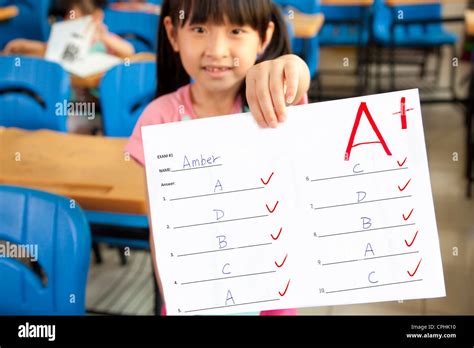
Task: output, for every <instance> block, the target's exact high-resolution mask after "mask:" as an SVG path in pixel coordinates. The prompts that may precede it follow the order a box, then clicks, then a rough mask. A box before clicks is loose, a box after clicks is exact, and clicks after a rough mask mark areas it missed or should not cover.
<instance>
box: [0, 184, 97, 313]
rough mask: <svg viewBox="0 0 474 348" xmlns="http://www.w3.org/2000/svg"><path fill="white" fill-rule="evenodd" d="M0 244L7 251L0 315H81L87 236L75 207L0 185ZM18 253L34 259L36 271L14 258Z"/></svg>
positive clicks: (1, 264)
mask: <svg viewBox="0 0 474 348" xmlns="http://www.w3.org/2000/svg"><path fill="white" fill-rule="evenodd" d="M0 241H2V243H3V245H5V246H8V247H4V252H6V255H3V256H4V257H0V279H1V280H2V281H1V284H2V286H0V315H83V314H84V313H85V290H86V282H87V273H88V269H89V258H90V250H91V236H90V230H89V225H88V223H87V221H86V218H85V215H84V213H83V211H82V209H81V208H80V207H79V206H78V205H77V204H76V205H75V206H74V205H73V202H71V201H70V200H69V199H67V198H65V197H61V196H57V195H54V194H50V193H46V192H42V191H37V190H32V189H27V188H22V187H14V186H3V185H0ZM19 246H22V247H23V249H20V248H19ZM0 250H1V249H0ZM13 250H16V254H13ZM19 250H23V256H27V257H30V258H31V259H33V261H34V260H35V259H37V263H35V264H36V265H39V267H36V268H35V267H33V269H32V268H31V267H30V266H29V265H28V264H27V263H25V262H20V261H19V259H17V258H14V256H17V257H18V256H20V252H19ZM35 250H36V251H35ZM35 254H36V255H35ZM5 256H6V257H5ZM38 269H41V271H40V272H38V271H36V272H35V271H34V270H38ZM38 273H39V275H38Z"/></svg>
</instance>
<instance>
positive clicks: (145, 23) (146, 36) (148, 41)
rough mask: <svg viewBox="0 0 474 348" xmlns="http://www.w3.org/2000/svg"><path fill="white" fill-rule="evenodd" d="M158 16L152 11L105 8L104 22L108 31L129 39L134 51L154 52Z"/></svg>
mask: <svg viewBox="0 0 474 348" xmlns="http://www.w3.org/2000/svg"><path fill="white" fill-rule="evenodd" d="M159 18H160V16H158V15H157V14H154V13H143V12H136V11H117V10H112V9H106V10H105V17H104V23H105V24H106V25H107V27H108V28H109V30H110V32H112V33H115V34H117V35H120V36H121V37H123V38H124V39H126V40H127V41H129V42H130V43H131V44H132V45H133V47H134V48H135V52H136V53H140V52H156V50H157V44H158V43H157V34H158V21H159Z"/></svg>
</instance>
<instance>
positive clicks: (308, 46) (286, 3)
mask: <svg viewBox="0 0 474 348" xmlns="http://www.w3.org/2000/svg"><path fill="white" fill-rule="evenodd" d="M273 2H275V3H276V4H278V5H280V6H281V7H282V12H283V14H284V17H285V19H286V18H288V11H289V9H290V8H291V7H293V8H295V9H297V10H298V11H300V12H303V13H306V14H316V13H319V12H320V6H319V0H273ZM289 34H290V39H291V48H292V51H293V52H294V53H295V54H297V55H299V56H301V57H302V58H303V59H304V60H305V62H306V64H308V68H309V72H310V74H311V78H314V77H315V76H316V73H317V69H318V64H319V35H315V36H314V37H312V38H310V39H300V38H295V37H294V35H293V34H292V30H290V31H289Z"/></svg>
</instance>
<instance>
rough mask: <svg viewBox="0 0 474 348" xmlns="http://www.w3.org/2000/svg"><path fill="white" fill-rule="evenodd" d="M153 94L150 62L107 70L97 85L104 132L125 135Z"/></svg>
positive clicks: (153, 80)
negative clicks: (98, 86) (98, 85)
mask: <svg viewBox="0 0 474 348" xmlns="http://www.w3.org/2000/svg"><path fill="white" fill-rule="evenodd" d="M155 93H156V64H155V63H154V62H141V63H133V64H130V65H129V66H125V65H118V66H116V67H114V68H113V69H111V70H109V71H108V72H107V73H106V74H105V76H104V77H103V79H102V81H101V84H100V96H101V106H102V120H103V126H104V135H106V136H110V137H129V136H130V135H131V134H132V131H133V128H134V127H135V124H136V123H137V120H138V118H139V117H140V115H141V114H142V112H143V110H144V109H145V107H146V106H147V105H148V104H149V103H150V102H151V101H152V100H153V99H154V97H155Z"/></svg>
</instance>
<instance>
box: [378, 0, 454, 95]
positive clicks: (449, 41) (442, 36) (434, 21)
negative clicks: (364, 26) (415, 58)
mask: <svg viewBox="0 0 474 348" xmlns="http://www.w3.org/2000/svg"><path fill="white" fill-rule="evenodd" d="M373 9H374V19H373V36H374V40H375V42H376V43H377V46H378V47H379V48H383V47H388V48H389V49H390V50H391V52H390V67H391V70H390V83H391V89H392V90H393V89H395V88H396V87H395V63H396V62H395V49H396V48H401V47H408V48H410V47H411V48H414V47H415V48H424V49H425V52H426V53H425V57H424V59H423V61H422V62H421V64H420V63H419V64H418V65H420V66H421V77H423V76H424V74H425V66H426V65H425V63H426V59H427V52H428V51H427V50H429V49H433V48H435V49H436V51H437V56H438V63H437V68H436V69H435V72H436V76H437V77H436V80H437V81H439V77H440V75H439V72H440V71H441V47H442V46H444V45H448V46H450V47H451V53H452V56H453V57H455V56H456V47H455V45H456V42H457V41H458V37H457V35H455V34H453V33H450V32H448V31H446V30H445V29H444V27H443V23H442V19H443V15H442V5H441V4H440V3H437V4H436V3H435V4H424V5H416V4H414V5H404V6H393V7H389V6H387V5H386V4H385V2H384V0H375V2H374V5H373ZM380 56H381V54H380V53H378V54H377V57H378V62H377V65H378V68H377V78H376V80H377V89H378V90H380V79H381V77H380V69H381V68H380V66H381V62H380ZM450 70H451V79H450V84H451V86H450V88H451V92H452V93H453V96H454V97H455V96H456V91H455V72H456V70H457V69H450Z"/></svg>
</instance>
